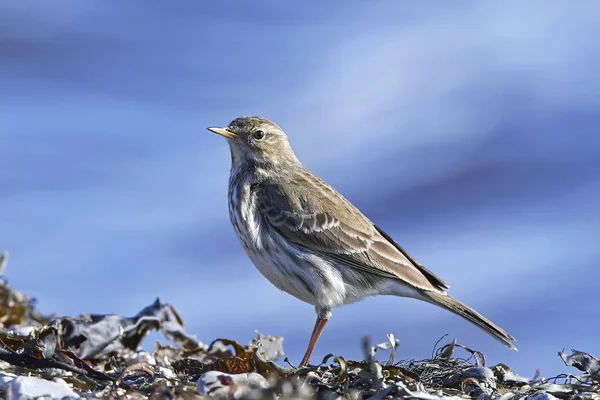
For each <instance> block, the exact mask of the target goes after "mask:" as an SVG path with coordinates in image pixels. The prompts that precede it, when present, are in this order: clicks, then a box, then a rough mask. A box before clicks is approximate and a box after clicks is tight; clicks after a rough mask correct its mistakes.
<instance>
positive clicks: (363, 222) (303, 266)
mask: <svg viewBox="0 0 600 400" xmlns="http://www.w3.org/2000/svg"><path fill="white" fill-rule="evenodd" d="M209 130H211V131H213V132H215V133H218V134H220V135H222V136H225V137H226V138H227V139H228V142H229V145H230V149H231V156H232V167H231V176H230V181H229V212H230V218H231V221H232V224H233V226H234V229H235V231H236V234H237V236H238V238H239V240H240V242H241V243H242V245H243V247H244V249H245V250H246V253H247V254H248V256H249V258H250V259H251V260H252V262H253V263H254V265H255V266H256V267H257V268H258V269H259V271H260V272H261V273H262V274H263V275H264V276H265V277H266V278H267V279H269V281H271V283H273V284H274V285H275V286H276V287H278V288H279V289H281V290H283V291H285V292H287V293H289V294H291V295H293V296H295V297H297V298H299V299H300V300H303V301H305V302H308V303H310V304H313V305H314V306H315V309H316V311H317V316H318V318H317V323H316V324H315V329H314V331H313V334H312V336H311V340H310V342H309V348H308V350H307V352H306V355H305V356H304V359H303V360H302V363H301V365H305V364H307V363H308V361H309V359H310V355H311V353H312V350H313V348H314V346H315V344H316V342H317V340H318V338H319V335H320V334H321V331H322V330H323V328H324V326H325V324H326V322H327V320H328V319H329V317H330V316H331V310H332V308H334V307H337V306H340V305H343V304H347V303H350V302H353V301H358V300H361V299H362V298H364V297H367V296H372V295H377V294H387V295H396V296H401V297H412V298H416V299H419V300H423V301H426V302H429V303H431V304H435V305H437V306H439V307H442V308H445V309H447V310H449V311H452V312H453V313H455V314H457V315H459V316H461V317H463V318H465V319H466V320H468V321H470V322H472V323H473V324H475V325H477V326H478V327H479V328H481V329H482V330H484V331H485V332H487V333H488V334H490V335H491V336H492V337H494V338H495V339H497V340H499V341H500V342H502V343H503V344H505V345H506V346H508V347H510V348H512V349H516V348H515V347H514V345H513V344H512V343H511V341H513V340H514V338H513V337H512V336H511V335H509V334H508V333H507V332H506V331H504V330H503V329H501V328H500V327H498V326H497V325H495V324H494V323H492V322H491V321H489V320H488V319H486V318H484V317H483V316H482V315H480V314H479V313H477V312H476V311H474V310H473V309H471V308H469V307H467V306H466V305H464V304H462V303H460V302H459V301H457V300H455V299H453V298H452V297H450V296H449V295H448V294H447V293H446V290H447V289H448V288H449V286H448V285H447V284H446V283H445V282H444V281H443V280H441V279H440V278H439V277H438V276H436V275H435V274H434V273H433V272H431V271H429V270H428V269H426V268H425V267H423V266H422V265H421V264H419V263H418V262H417V261H416V260H415V259H414V258H413V257H411V256H410V255H409V254H408V253H407V252H406V251H405V250H404V249H403V248H402V247H401V246H400V245H399V244H397V243H396V242H395V241H394V240H393V239H392V238H391V237H390V236H389V235H387V234H386V233H385V232H383V231H382V230H381V229H380V228H378V227H377V226H376V225H375V224H374V223H373V222H371V221H370V220H369V219H368V218H367V217H366V216H364V215H363V214H362V213H361V212H360V211H359V210H358V209H357V208H356V207H354V206H353V205H352V204H351V203H350V202H349V201H348V200H346V199H345V198H344V197H343V196H342V195H341V194H339V193H338V192H337V191H336V190H335V189H333V188H332V187H331V186H329V185H328V184H326V183H325V182H324V181H323V180H321V179H320V178H318V177H317V176H315V175H314V174H313V173H312V172H310V171H308V170H307V169H306V168H304V166H302V164H301V163H300V162H299V161H298V159H297V158H296V155H295V154H294V152H293V150H292V149H291V146H290V145H289V142H288V139H287V136H286V135H285V133H284V132H283V130H282V129H281V128H280V127H279V126H277V125H276V124H274V123H273V122H271V121H269V120H266V119H264V118H260V117H242V118H237V119H235V120H234V121H232V122H231V124H230V125H229V126H228V127H226V128H209Z"/></svg>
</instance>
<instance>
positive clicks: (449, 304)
mask: <svg viewBox="0 0 600 400" xmlns="http://www.w3.org/2000/svg"><path fill="white" fill-rule="evenodd" d="M421 294H422V295H423V297H424V298H423V300H425V301H427V302H429V303H431V304H434V305H436V306H438V307H442V308H445V309H446V310H448V311H452V312H453V313H454V314H456V315H459V316H461V317H463V318H464V319H466V320H467V321H469V322H471V323H472V324H474V325H477V326H478V327H479V328H480V329H482V330H484V331H485V332H486V333H487V334H488V335H490V336H492V337H493V338H494V339H496V340H498V341H499V342H501V343H502V344H504V345H505V346H506V347H509V348H511V349H513V350H517V348H516V347H515V345H514V344H512V343H511V342H512V341H514V340H515V338H514V337H512V336H511V335H510V334H509V333H508V332H506V331H505V330H504V329H502V328H500V327H499V326H498V325H496V324H494V323H493V322H492V321H490V320H489V319H487V318H486V317H484V316H483V315H481V314H479V313H478V312H477V311H475V310H473V309H472V308H470V307H468V306H466V305H465V304H463V303H461V302H460V301H458V300H456V299H455V298H453V297H451V296H450V295H448V294H446V293H439V292H434V291H422V292H421Z"/></svg>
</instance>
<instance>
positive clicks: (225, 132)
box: [206, 127, 238, 139]
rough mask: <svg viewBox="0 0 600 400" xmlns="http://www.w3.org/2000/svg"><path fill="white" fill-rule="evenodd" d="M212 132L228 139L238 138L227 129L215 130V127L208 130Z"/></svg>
mask: <svg viewBox="0 0 600 400" xmlns="http://www.w3.org/2000/svg"><path fill="white" fill-rule="evenodd" d="M206 129H208V130H209V131H211V132H214V133H216V134H217V135H221V136H223V137H225V138H227V139H235V138H236V137H238V136H237V135H236V134H235V133H233V132H231V131H229V130H227V128H215V127H211V128H206Z"/></svg>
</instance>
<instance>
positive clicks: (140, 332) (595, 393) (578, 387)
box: [0, 255, 600, 400]
mask: <svg viewBox="0 0 600 400" xmlns="http://www.w3.org/2000/svg"><path fill="white" fill-rule="evenodd" d="M6 266H7V256H6V255H3V256H1V257H0V274H1V273H2V272H3V271H5V270H6ZM0 296H1V297H0V360H1V361H0V397H2V396H4V397H8V396H13V397H19V396H23V397H26V395H27V394H26V393H23V391H24V390H26V387H27V385H25V384H29V385H30V386H29V387H31V385H40V382H44V383H46V384H48V385H47V386H48V387H49V388H56V396H59V394H61V395H64V393H73V395H77V396H82V397H87V398H107V399H108V398H110V399H113V398H148V399H200V398H205V396H212V397H221V398H236V399H238V398H239V399H242V398H243V399H315V398H317V399H338V398H344V399H359V398H369V399H373V400H377V399H384V398H400V399H424V400H433V399H442V398H444V399H459V398H478V399H482V400H484V399H494V400H496V399H498V400H509V399H514V400H520V399H528V400H554V399H555V398H560V399H572V400H600V393H599V384H600V376H599V375H600V362H599V360H598V359H597V358H595V357H594V356H592V355H590V354H588V353H585V352H582V351H577V350H572V354H571V355H567V354H565V353H564V352H559V356H560V357H561V358H562V360H563V361H564V363H565V365H566V366H569V367H573V368H576V369H577V370H579V372H580V374H579V375H572V374H563V375H560V376H556V377H552V378H548V379H540V377H539V376H540V374H539V371H538V372H537V373H536V375H535V376H534V377H533V378H531V379H529V378H525V377H522V376H519V375H518V374H516V373H514V372H513V371H512V370H511V369H510V368H509V367H508V366H506V365H504V364H497V365H494V366H491V367H488V366H487V361H486V359H485V357H484V355H483V354H482V353H481V352H479V351H477V350H474V349H471V348H469V347H467V346H464V345H462V344H460V343H458V342H457V341H456V340H453V341H451V342H450V343H448V344H446V345H443V346H439V343H440V342H441V341H442V340H443V338H442V339H440V341H438V343H436V345H435V346H434V349H433V352H432V354H431V357H429V358H425V359H422V360H401V361H398V362H396V355H397V351H396V350H397V346H398V344H399V341H398V340H397V339H396V338H395V337H394V336H393V335H391V334H390V335H388V337H387V340H386V341H383V342H382V343H379V344H375V345H373V344H372V343H371V341H370V339H368V338H364V339H363V341H362V346H363V350H364V360H363V361H355V360H348V359H346V358H344V357H342V356H340V355H334V354H328V355H327V356H326V357H324V358H323V359H322V361H321V363H320V364H318V365H310V366H308V367H303V368H297V367H294V366H293V365H291V364H290V363H289V361H288V360H287V358H286V359H285V360H284V361H285V362H287V364H288V365H281V364H278V363H276V361H277V360H279V359H280V358H281V357H283V355H284V351H283V338H281V337H275V336H268V335H263V334H261V333H259V332H256V337H255V338H254V339H252V340H251V341H250V343H248V344H247V345H244V344H241V343H239V342H237V341H235V340H230V339H225V338H220V339H215V340H213V341H212V342H211V343H210V344H209V345H204V344H202V343H201V342H199V341H198V340H197V339H196V338H195V337H194V336H193V335H191V334H189V333H187V332H186V331H185V330H184V327H183V321H182V319H181V317H180V316H179V315H178V314H177V311H176V310H175V308H174V307H173V306H171V305H169V304H164V303H162V302H160V300H158V299H157V300H156V301H155V302H153V303H152V304H150V305H149V306H147V307H145V308H143V309H142V310H141V311H140V312H139V313H138V314H136V315H135V316H133V317H123V316H119V315H114V314H106V315H82V316H77V317H60V318H50V317H45V316H42V315H40V314H39V313H37V312H36V311H35V302H34V301H32V300H30V299H29V298H28V297H27V296H25V295H24V294H22V293H19V292H18V291H16V290H14V289H12V288H11V287H10V286H9V285H8V283H7V281H6V280H5V279H3V278H2V277H0ZM151 330H160V331H162V332H163V334H164V336H165V337H166V338H167V340H168V341H169V344H167V345H163V344H160V343H158V342H157V343H156V344H155V346H154V351H153V352H151V353H149V352H147V351H145V350H144V349H142V348H140V343H141V341H142V339H143V338H144V337H145V336H146V334H147V333H148V332H149V331H151ZM381 352H389V355H388V356H385V355H384V356H383V358H384V359H386V361H385V362H383V363H382V362H379V361H377V360H376V355H378V354H377V353H381ZM17 377H18V379H17ZM51 381H52V382H51ZM48 390H50V389H48ZM51 395H52V394H51Z"/></svg>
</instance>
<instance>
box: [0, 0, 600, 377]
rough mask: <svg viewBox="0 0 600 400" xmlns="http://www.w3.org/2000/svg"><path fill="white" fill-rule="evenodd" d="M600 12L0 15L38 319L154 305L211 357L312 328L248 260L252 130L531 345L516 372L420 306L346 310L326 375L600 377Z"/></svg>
mask: <svg viewBox="0 0 600 400" xmlns="http://www.w3.org/2000/svg"><path fill="white" fill-rule="evenodd" d="M599 11H600V4H598V3H597V2H592V1H589V2H585V1H582V2H577V3H573V4H568V5H566V4H564V3H563V2H558V1H544V2H536V1H534V2H527V3H526V4H525V3H520V2H516V1H515V2H503V3H491V2H488V3H474V2H471V3H462V4H461V5H457V4H445V5H440V4H436V7H435V8H433V7H431V6H429V5H427V4H425V3H410V4H409V3H407V2H403V3H399V2H394V1H388V2H379V3H378V4H377V5H376V6H373V5H372V4H369V5H367V4H366V3H363V2H357V1H352V2H343V4H342V2H328V3H327V4H317V3H316V2H315V3H314V4H312V6H311V7H307V6H306V5H305V4H302V5H299V4H298V5H293V4H288V3H281V2H275V1H264V2H261V3H260V4H254V3H253V4H250V3H247V4H242V3H238V2H220V3H219V4H218V5H217V4H216V3H215V4H201V3H198V2H192V1H184V2H178V3H176V4H175V3H170V4H169V5H168V6H167V5H166V4H165V3H161V2H154V1H146V2H141V1H137V2H135V1H133V2H127V3H123V2H119V1H116V0H113V1H103V2H77V1H74V0H57V1H53V2H52V3H41V2H33V1H5V2H2V3H0V57H1V59H2V62H1V63H0V87H1V88H2V94H3V95H2V96H1V97H0V146H1V155H0V248H6V249H8V250H10V252H11V260H10V264H9V268H8V271H7V273H8V278H9V279H10V281H11V283H12V285H13V286H14V287H16V288H18V289H20V290H23V291H25V292H26V293H28V294H30V295H33V296H35V297H37V298H38V299H39V307H40V309H41V310H42V311H45V312H54V311H57V312H59V313H61V314H65V315H72V314H78V313H86V312H97V313H105V312H116V313H121V314H134V313H136V312H137V311H138V310H139V309H141V308H142V307H143V306H145V305H147V304H149V303H150V302H151V301H152V300H153V299H154V297H155V296H160V297H161V298H162V299H163V300H164V301H167V302H170V303H173V304H174V305H175V306H176V307H177V309H178V310H179V311H180V313H181V314H182V316H183V318H184V320H185V321H187V324H188V329H189V330H190V331H192V332H194V333H196V334H197V335H198V336H199V338H200V339H202V340H204V341H210V340H212V339H213V338H216V337H231V338H237V339H240V340H242V341H244V340H247V339H249V338H250V337H251V336H252V332H253V330H254V329H259V330H260V331H262V332H263V333H267V334H275V335H283V336H285V338H286V342H285V343H286V350H287V351H288V353H289V354H290V355H291V357H292V359H293V360H299V358H300V357H301V355H302V353H303V351H304V347H305V345H306V342H307V340H308V335H309V333H310V331H311V329H312V324H313V323H314V312H313V310H312V308H311V307H310V306H308V305H305V304H302V303H300V302H298V301H297V300H295V299H293V298H291V297H289V296H288V295H285V294H283V293H281V292H279V291H278V290H277V289H274V288H272V287H271V286H270V284H269V283H268V282H267V281H266V280H264V278H262V277H261V276H260V275H259V273H258V272H256V271H255V269H254V268H253V267H252V266H251V265H250V262H249V261H248V260H247V259H246V258H245V256H244V254H243V251H242V250H241V247H240V246H239V245H238V243H237V242H236V239H235V237H234V234H233V231H232V229H231V227H230V225H229V221H228V215H227V205H226V187H227V177H228V173H229V154H228V149H227V144H226V143H225V141H224V140H222V139H221V138H219V137H217V136H215V135H212V134H210V133H209V132H207V131H205V130H204V128H205V127H206V126H213V125H225V124H227V123H228V122H229V121H230V120H231V119H233V118H234V117H237V116H240V115H248V114H258V115H263V116H266V117H269V118H271V119H273V120H275V121H276V122H277V123H279V124H280V125H281V126H282V127H283V128H284V129H285V130H286V131H287V132H288V134H289V135H290V139H291V142H292V144H293V145H294V148H295V149H296V150H297V153H298V155H299V157H300V159H301V160H302V161H303V162H304V164H305V165H306V166H307V167H309V168H310V169H312V170H313V171H315V172H316V173H317V174H319V175H321V176H322V177H323V178H325V179H326V180H327V181H328V182H329V183H331V184H333V185H334V186H335V187H336V188H338V189H339V190H340V191H341V192H342V193H343V194H344V195H346V196H347V197H348V198H349V199H350V200H351V201H353V202H354V203H355V204H356V205H357V206H359V208H361V209H362V210H363V211H364V212H365V213H366V214H367V215H368V216H369V217H370V218H371V219H373V220H375V221H376V222H377V223H378V225H380V226H381V227H382V228H384V229H385V230H387V231H388V233H390V234H391V235H392V236H394V237H395V238H396V239H397V240H398V241H400V242H401V243H402V244H403V245H404V246H405V247H406V248H407V249H408V250H409V251H410V252H411V253H412V254H413V255H414V256H415V257H416V258H417V259H419V260H420V261H421V262H422V263H423V264H424V265H426V266H427V267H428V268H431V269H432V270H434V271H435V272H436V273H438V274H439V275H440V276H442V277H443V278H444V279H445V280H446V281H447V282H449V283H450V285H451V286H452V289H451V293H452V294H453V295H454V296H456V297H457V298H459V299H461V300H463V301H465V302H467V303H468V304H470V305H472V306H473V307H475V308H477V309H478V310H479V311H481V312H482V313H484V314H485V315H486V316H488V317H490V318H491V319H492V320H494V321H496V322H498V323H499V324H500V325H501V326H502V327H504V328H506V329H507V330H508V331H509V332H511V333H512V334H513V335H514V336H516V337H517V339H518V342H517V346H518V347H519V349H520V351H519V352H518V353H515V352H509V351H508V350H506V349H504V348H503V347H502V346H501V345H499V344H497V343H496V342H495V341H493V340H491V339H489V338H488V337H487V336H485V335H484V334H483V333H481V332H480V331H478V330H477V329H476V328H474V327H472V326H470V325H469V324H468V323H466V322H463V321H462V320H460V319H459V318H458V317H455V316H453V315H451V314H449V313H447V312H444V311H442V310H438V309H435V308H434V307H431V306H429V305H427V304H421V303H418V302H416V301H412V300H405V299H397V298H384V297H380V298H373V299H368V300H366V301H363V302H360V303H357V304H353V305H349V306H346V307H343V308H340V309H338V310H335V312H334V316H333V318H332V320H331V322H330V324H329V326H328V327H327V329H326V331H325V333H324V335H323V337H322V339H321V341H320V343H319V346H318V347H317V350H316V353H315V358H319V357H320V356H322V355H324V354H326V353H329V352H333V353H338V354H343V355H346V356H350V357H359V356H360V355H361V354H360V338H361V337H362V336H363V335H366V334H368V335H371V336H372V337H373V339H374V340H375V341H383V340H384V339H385V334H386V333H388V332H393V333H394V334H395V335H396V336H397V337H399V338H400V341H401V348H400V351H399V357H400V358H412V357H415V358H425V357H427V356H428V355H429V354H430V350H431V347H432V346H433V344H434V343H435V341H436V340H437V339H438V338H439V337H440V336H442V335H443V334H445V333H448V334H449V336H450V337H457V338H458V339H459V341H460V342H462V343H465V344H467V345H469V346H471V347H474V348H478V349H480V350H482V351H483V352H484V353H485V354H486V355H487V357H488V360H489V361H490V362H491V363H497V362H505V363H507V364H508V365H510V366H511V367H513V368H514V369H516V370H517V372H519V373H521V374H523V375H533V373H534V371H535V369H536V368H538V367H539V368H542V373H543V374H544V375H546V376H550V375H552V374H556V373H558V372H559V371H564V369H565V368H564V367H563V365H562V361H560V360H559V358H558V357H557V356H556V351H558V350H561V349H562V348H571V347H573V348H576V349H579V350H583V351H589V352H592V353H594V352H595V354H596V355H598V354H600V345H599V343H598V339H597V332H598V329H599V328H600V323H599V322H598V317H599V316H598V312H597V307H594V305H595V304H596V303H597V291H598V289H597V287H598V284H597V282H598V278H599V277H600V276H599V274H598V272H597V271H598V266H597V263H598V261H597V260H598V259H599V258H600V247H599V246H598V238H599V235H600V221H599V217H600V213H599V212H598V203H599V200H600V156H599V154H600V136H599V135H598V128H597V127H598V126H599V125H600V113H599V112H598V110H599V106H600V81H599V80H598V79H597V66H598V62H599V61H600V46H599V45H598V44H597V40H596V39H595V38H597V37H598V35H599V34H600V24H599V22H600V13H599Z"/></svg>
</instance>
